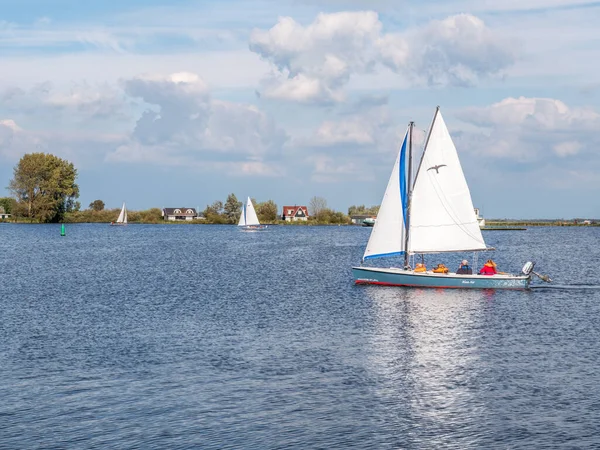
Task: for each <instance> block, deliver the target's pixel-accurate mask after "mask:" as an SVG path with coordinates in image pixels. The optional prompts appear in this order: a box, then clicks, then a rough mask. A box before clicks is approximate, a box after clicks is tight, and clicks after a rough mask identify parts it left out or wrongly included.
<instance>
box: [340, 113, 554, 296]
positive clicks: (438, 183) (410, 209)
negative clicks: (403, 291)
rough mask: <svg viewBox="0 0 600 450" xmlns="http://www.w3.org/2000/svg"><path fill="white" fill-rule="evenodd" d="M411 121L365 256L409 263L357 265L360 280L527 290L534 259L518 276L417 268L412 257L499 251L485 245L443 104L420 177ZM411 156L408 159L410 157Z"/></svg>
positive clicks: (413, 284)
mask: <svg viewBox="0 0 600 450" xmlns="http://www.w3.org/2000/svg"><path fill="white" fill-rule="evenodd" d="M413 127H414V123H413V122H410V124H409V126H408V130H407V132H406V135H405V137H404V141H403V143H402V147H401V148H400V152H399V153H398V157H397V158H396V162H395V164H394V168H393V170H392V174H391V176H390V179H389V182H388V185H387V189H386V191H385V194H384V196H383V200H382V202H381V207H380V209H379V213H378V214H377V220H376V222H375V225H374V227H373V231H372V232H371V236H370V238H369V242H368V244H367V248H366V250H365V253H364V256H363V262H364V261H365V260H369V259H374V258H380V257H385V256H398V255H404V267H403V268H396V267H390V268H377V267H367V266H363V265H362V264H361V266H360V267H353V268H352V274H353V276H354V279H355V282H356V283H357V284H378V285H386V286H411V287H436V288H441V287H444V288H475V289H527V288H528V287H529V284H530V282H531V274H532V273H533V274H535V275H537V276H539V277H540V278H542V279H543V280H544V281H550V279H549V278H548V277H546V276H543V275H538V274H536V273H535V272H533V268H534V263H532V262H528V263H526V264H525V266H524V267H523V269H522V273H521V274H518V275H512V274H497V275H471V274H469V275H467V274H456V273H433V272H432V271H426V272H415V271H414V270H413V269H412V268H411V265H410V257H411V256H412V257H413V263H414V255H421V258H423V255H424V254H426V253H443V252H467V251H469V252H479V251H486V250H494V249H493V248H488V247H487V246H486V244H485V241H484V239H483V236H482V234H481V229H480V228H479V225H478V222H477V217H476V216H475V210H474V208H473V202H472V200H471V193H470V192H469V187H468V185H467V181H466V179H465V176H464V174H463V171H462V168H461V165H460V161H459V159H458V153H457V152H456V147H455V146H454V143H453V142H452V138H451V137H450V133H449V132H448V128H447V127H446V124H445V122H444V119H443V117H442V114H441V112H440V108H439V106H438V107H437V109H436V112H435V115H434V117H433V122H432V124H431V128H430V129H429V134H428V136H427V140H426V142H425V148H424V150H423V155H422V156H421V161H420V163H419V166H418V169H417V173H416V176H415V178H414V182H413V183H412V184H411V181H412V135H413ZM407 159H408V161H407Z"/></svg>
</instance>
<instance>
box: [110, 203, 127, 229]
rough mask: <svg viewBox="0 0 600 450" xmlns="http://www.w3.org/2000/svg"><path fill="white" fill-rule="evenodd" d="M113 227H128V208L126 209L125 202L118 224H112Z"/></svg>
mask: <svg viewBox="0 0 600 450" xmlns="http://www.w3.org/2000/svg"><path fill="white" fill-rule="evenodd" d="M110 224H111V225H127V208H125V202H123V207H122V208H121V213H120V214H119V217H118V218H117V221H116V222H111V223H110Z"/></svg>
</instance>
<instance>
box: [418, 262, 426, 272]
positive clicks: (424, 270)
mask: <svg viewBox="0 0 600 450" xmlns="http://www.w3.org/2000/svg"><path fill="white" fill-rule="evenodd" d="M415 272H427V267H425V264H423V263H417V264H416V266H415Z"/></svg>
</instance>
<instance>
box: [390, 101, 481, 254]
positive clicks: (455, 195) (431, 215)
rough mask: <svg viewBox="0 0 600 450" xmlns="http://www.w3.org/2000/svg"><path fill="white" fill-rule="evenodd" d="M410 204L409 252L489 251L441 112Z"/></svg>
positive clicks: (434, 122) (431, 132)
mask: <svg viewBox="0 0 600 450" xmlns="http://www.w3.org/2000/svg"><path fill="white" fill-rule="evenodd" d="M410 205H411V206H410V233H409V245H408V250H409V252H410V253H438V252H459V251H473V250H485V249H486V245H485V242H484V240H483V236H482V235H481V230H480V228H479V225H478V223H477V217H476V216H475V211H474V209H473V202H472V200H471V193H470V191H469V186H468V185H467V181H466V180H465V175H464V174H463V171H462V167H461V165H460V161H459V159H458V154H457V152H456V147H455V146H454V143H453V142H452V138H451V137H450V133H449V132H448V128H447V127H446V124H445V122H444V119H443V118H442V114H441V113H440V111H439V109H438V110H436V115H435V116H434V119H433V123H432V127H431V130H430V134H429V138H428V140H427V143H426V145H425V150H424V153H423V157H422V160H421V164H420V166H419V171H418V173H417V176H416V179H415V184H414V188H413V192H412V197H411V203H410ZM378 222H379V220H378Z"/></svg>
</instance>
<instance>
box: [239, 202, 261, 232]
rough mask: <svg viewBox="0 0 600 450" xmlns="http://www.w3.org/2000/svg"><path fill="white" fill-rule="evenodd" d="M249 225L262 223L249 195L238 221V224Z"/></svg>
mask: <svg viewBox="0 0 600 450" xmlns="http://www.w3.org/2000/svg"><path fill="white" fill-rule="evenodd" d="M248 225H260V222H259V221H258V216H257V215H256V211H255V210H254V205H253V204H252V200H250V197H248V199H247V200H246V204H245V205H244V206H243V207H242V215H241V216H240V221H239V222H238V226H248Z"/></svg>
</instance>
